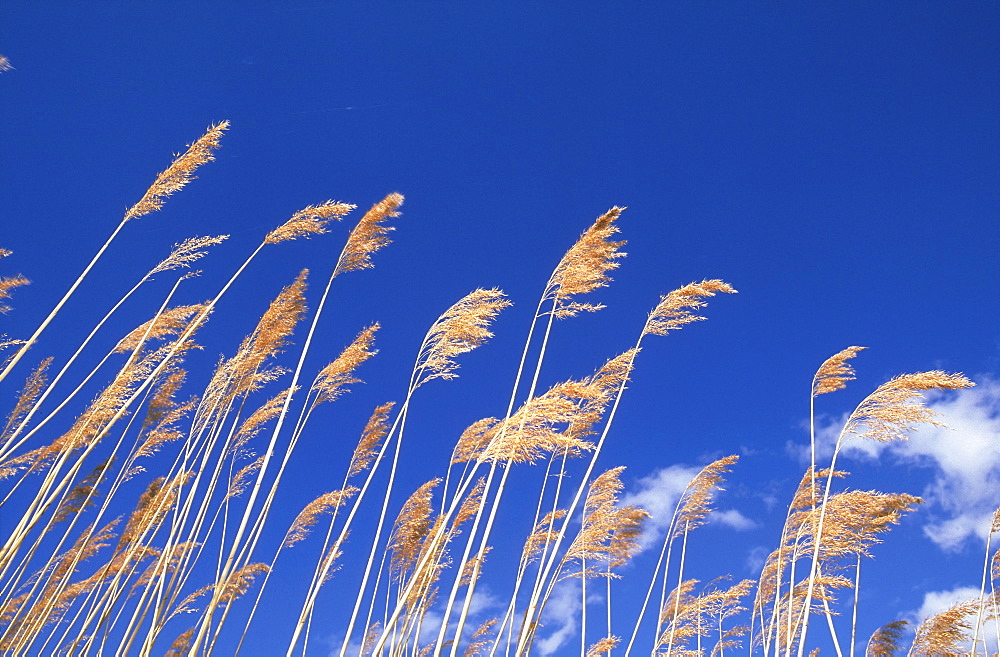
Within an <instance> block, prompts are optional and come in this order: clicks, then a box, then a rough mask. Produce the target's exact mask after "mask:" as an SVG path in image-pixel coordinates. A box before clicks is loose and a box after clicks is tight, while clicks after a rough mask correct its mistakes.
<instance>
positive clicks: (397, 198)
mask: <svg viewBox="0 0 1000 657" xmlns="http://www.w3.org/2000/svg"><path fill="white" fill-rule="evenodd" d="M402 204H403V195H402V194H397V193H395V192H394V193H392V194H389V195H388V196H386V197H385V198H384V199H382V200H381V201H379V202H378V203H376V204H375V205H373V206H372V207H371V209H370V210H368V212H366V213H365V214H364V216H362V217H361V219H359V220H358V223H357V225H355V227H354V229H353V230H352V231H351V234H350V235H349V236H348V237H347V244H345V245H344V250H343V252H342V254H341V256H340V259H339V261H338V262H337V267H336V269H335V273H334V275H336V274H337V273H342V272H349V271H359V270H361V269H370V268H372V267H373V266H374V265H373V264H372V261H371V257H372V254H373V253H375V252H376V251H378V250H379V249H381V248H382V247H384V246H386V245H387V244H389V243H390V242H391V241H392V240H390V239H389V238H388V237H387V235H388V234H389V231H391V230H395V229H394V228H393V227H392V226H384V225H382V222H384V221H386V220H387V219H390V218H394V217H398V216H399V212H398V211H397V210H398V208H399V206H401V205H402Z"/></svg>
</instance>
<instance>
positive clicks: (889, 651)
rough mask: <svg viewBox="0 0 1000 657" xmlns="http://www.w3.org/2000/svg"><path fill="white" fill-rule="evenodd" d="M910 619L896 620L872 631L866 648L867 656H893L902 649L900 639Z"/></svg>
mask: <svg viewBox="0 0 1000 657" xmlns="http://www.w3.org/2000/svg"><path fill="white" fill-rule="evenodd" d="M909 624H910V623H909V621H905V620H894V621H892V622H891V623H886V624H885V625H883V626H882V627H880V628H878V629H877V630H875V632H873V633H872V635H871V638H869V639H868V646H867V647H866V648H865V657H892V656H893V655H895V654H896V651H897V650H899V649H900V641H901V640H902V638H903V634H904V633H905V632H906V626H907V625H909Z"/></svg>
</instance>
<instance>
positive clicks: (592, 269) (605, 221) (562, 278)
mask: <svg viewBox="0 0 1000 657" xmlns="http://www.w3.org/2000/svg"><path fill="white" fill-rule="evenodd" d="M624 209H625V208H619V207H613V208H611V209H610V210H608V211H607V212H605V213H604V214H603V215H601V216H600V217H598V218H597V220H596V221H595V222H594V223H593V224H592V225H591V226H590V227H589V228H587V230H585V231H584V232H583V234H582V235H581V236H580V238H579V239H578V240H577V241H576V243H575V244H573V246H571V247H570V248H569V250H568V251H566V253H565V254H564V255H563V257H562V259H561V260H560V261H559V264H558V265H556V268H555V270H554V271H553V272H552V276H551V277H550V278H549V282H548V285H547V286H546V288H545V295H544V298H546V299H552V300H553V309H552V312H553V314H554V315H555V316H556V317H558V318H560V319H562V318H564V317H573V316H574V315H577V314H579V313H580V312H581V311H590V312H592V311H595V310H600V309H601V308H603V307H604V306H602V305H600V304H590V303H580V302H577V301H572V297H575V296H577V295H581V294H587V293H588V292H591V291H593V290H595V289H597V288H599V287H604V286H606V285H607V284H608V283H609V282H610V281H611V277H610V276H608V273H607V272H609V271H611V270H612V269H615V268H616V267H618V265H619V263H618V260H619V259H620V258H623V257H625V254H624V253H622V252H621V251H619V250H618V249H619V248H620V247H621V246H623V245H624V244H625V242H624V241H621V242H614V241H611V237H612V236H613V235H614V234H615V233H617V232H618V226H617V225H615V223H614V222H615V220H616V219H618V217H619V215H621V213H622V210H624Z"/></svg>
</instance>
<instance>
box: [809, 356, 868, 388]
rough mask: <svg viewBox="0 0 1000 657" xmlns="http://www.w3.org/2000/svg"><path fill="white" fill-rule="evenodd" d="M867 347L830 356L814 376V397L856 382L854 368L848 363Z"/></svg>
mask: <svg viewBox="0 0 1000 657" xmlns="http://www.w3.org/2000/svg"><path fill="white" fill-rule="evenodd" d="M864 349H866V347H848V348H847V349H844V350H843V351H839V352H837V353H836V354H834V355H832V356H830V357H829V358H827V359H826V360H825V361H823V364H822V365H820V366H819V369H818V370H816V374H815V376H813V397H815V396H816V395H822V394H826V393H828V392H834V391H836V390H840V389H841V388H844V387H846V386H847V382H848V381H853V380H854V368H853V367H852V366H851V365H850V364H849V363H848V362H847V361H848V360H850V359H851V358H854V357H855V356H857V355H858V352H860V351H862V350H864Z"/></svg>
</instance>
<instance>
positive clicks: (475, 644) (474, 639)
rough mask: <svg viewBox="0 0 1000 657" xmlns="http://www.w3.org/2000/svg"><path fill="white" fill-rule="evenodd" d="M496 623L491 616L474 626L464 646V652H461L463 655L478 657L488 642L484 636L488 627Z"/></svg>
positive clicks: (465, 656)
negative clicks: (467, 642)
mask: <svg viewBox="0 0 1000 657" xmlns="http://www.w3.org/2000/svg"><path fill="white" fill-rule="evenodd" d="M496 624H497V619H496V618H491V619H489V620H488V621H486V622H484V623H483V624H482V625H480V626H479V627H478V628H476V631H475V632H473V633H472V636H470V637H469V644H468V645H467V646H466V647H465V652H463V653H462V655H463V657H480V655H482V654H483V651H484V650H485V649H486V646H488V645H489V644H490V642H489V640H488V639H487V638H486V637H487V635H488V634H489V633H490V629H491V628H492V627H493V626H494V625H496Z"/></svg>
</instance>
